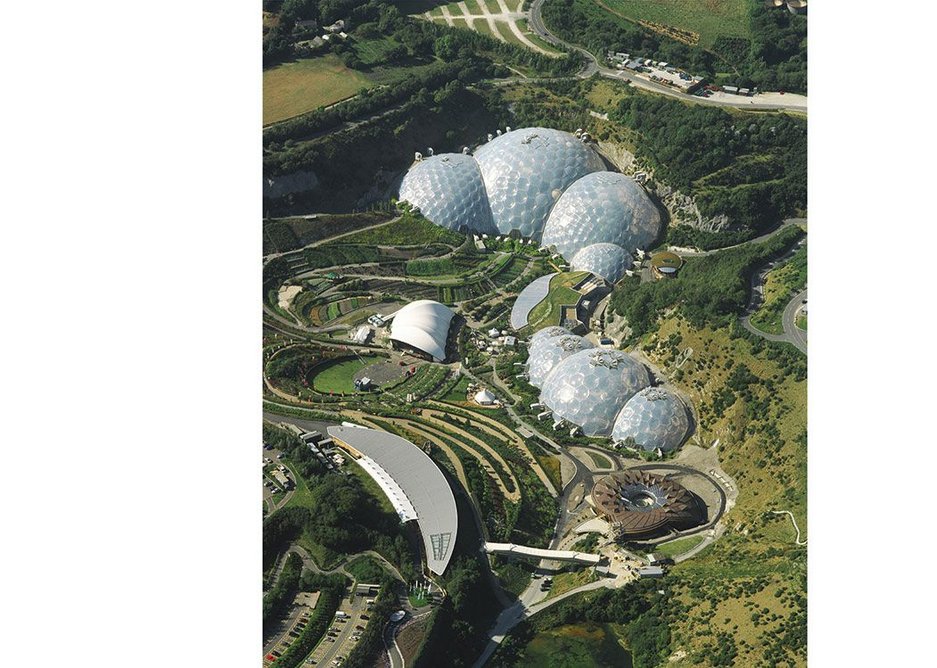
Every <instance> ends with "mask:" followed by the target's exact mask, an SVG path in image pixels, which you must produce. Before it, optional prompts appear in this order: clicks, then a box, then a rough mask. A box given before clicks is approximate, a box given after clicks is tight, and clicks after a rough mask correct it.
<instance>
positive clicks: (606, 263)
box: [569, 243, 632, 283]
mask: <svg viewBox="0 0 937 668" xmlns="http://www.w3.org/2000/svg"><path fill="white" fill-rule="evenodd" d="M631 264H632V259H631V255H629V254H628V251H626V250H625V249H624V248H622V247H621V246H618V245H616V244H607V243H598V244H591V245H589V246H585V247H583V248H580V249H579V250H578V251H577V252H576V254H575V255H573V259H572V260H570V262H569V266H570V269H572V270H573V271H591V272H592V273H593V274H596V275H597V276H601V277H602V278H604V279H605V280H606V281H608V282H609V283H617V282H618V281H620V280H621V277H622V276H624V275H625V271H626V270H627V269H628V268H629V267H631Z"/></svg>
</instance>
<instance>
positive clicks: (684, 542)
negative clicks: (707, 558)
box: [654, 536, 703, 557]
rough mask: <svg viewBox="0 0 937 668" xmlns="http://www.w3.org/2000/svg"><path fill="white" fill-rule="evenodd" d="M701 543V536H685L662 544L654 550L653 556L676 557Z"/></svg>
mask: <svg viewBox="0 0 937 668" xmlns="http://www.w3.org/2000/svg"><path fill="white" fill-rule="evenodd" d="M701 542H703V537H702V536H687V537H686V538H678V539H677V540H672V541H670V542H669V543H663V544H661V545H658V546H657V547H655V548H654V554H655V555H657V556H658V557H676V556H678V555H681V554H683V553H684V552H688V551H690V550H692V549H693V548H694V547H696V546H697V545H699V544H700V543H701Z"/></svg>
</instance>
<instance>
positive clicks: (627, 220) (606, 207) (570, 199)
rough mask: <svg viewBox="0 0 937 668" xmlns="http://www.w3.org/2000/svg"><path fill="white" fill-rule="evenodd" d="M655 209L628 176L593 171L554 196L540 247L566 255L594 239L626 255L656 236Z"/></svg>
mask: <svg viewBox="0 0 937 668" xmlns="http://www.w3.org/2000/svg"><path fill="white" fill-rule="evenodd" d="M660 228H661V219H660V213H659V212H658V210H657V207H655V206H654V203H653V202H651V200H650V198H649V197H648V196H647V193H645V192H644V189H643V188H641V186H639V185H638V184H637V183H636V182H635V181H634V180H633V179H631V178H630V177H628V176H625V175H624V174H619V173H616V172H605V171H603V172H596V173H593V174H589V175H587V176H584V177H582V178H581V179H579V180H578V181H576V182H575V183H573V184H572V185H571V186H570V187H569V188H568V189H567V190H566V191H565V192H564V193H563V195H562V196H561V197H560V198H559V201H557V203H556V206H554V207H553V210H552V211H551V212H550V216H549V218H548V220H547V222H546V225H545V227H544V228H543V239H542V243H543V245H544V246H555V247H556V250H557V252H559V253H560V254H562V255H563V256H564V257H567V258H571V257H572V256H573V255H575V254H576V253H577V252H578V251H579V250H580V249H582V248H584V247H586V246H590V245H592V244H596V243H610V244H616V245H618V246H621V247H622V248H624V249H625V251H626V252H628V253H634V252H635V250H636V249H638V248H645V247H647V246H648V245H650V244H651V243H652V242H653V241H654V239H656V238H657V236H658V235H659V234H660Z"/></svg>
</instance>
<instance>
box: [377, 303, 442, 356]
mask: <svg viewBox="0 0 937 668" xmlns="http://www.w3.org/2000/svg"><path fill="white" fill-rule="evenodd" d="M454 315H455V314H454V313H453V312H452V310H451V309H450V308H449V307H448V306H445V305H443V304H440V303H439V302H434V301H432V300H430V299H420V300H417V301H415V302H410V303H409V304H407V305H406V306H404V307H403V308H402V309H400V310H399V311H397V313H395V314H394V319H393V322H391V325H390V338H391V340H392V341H397V342H399V343H403V344H405V345H407V346H410V347H411V348H416V349H417V350H421V351H423V352H424V353H426V354H428V355H430V356H431V357H432V358H433V359H434V360H436V361H437V362H442V361H443V360H444V359H446V340H447V339H448V337H449V325H450V324H451V323H452V317H453V316H454Z"/></svg>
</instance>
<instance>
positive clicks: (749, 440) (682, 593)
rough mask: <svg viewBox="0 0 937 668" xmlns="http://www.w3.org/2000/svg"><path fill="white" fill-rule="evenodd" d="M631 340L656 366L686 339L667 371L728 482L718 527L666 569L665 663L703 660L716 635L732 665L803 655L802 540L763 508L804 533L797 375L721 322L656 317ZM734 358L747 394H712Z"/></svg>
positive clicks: (796, 659) (802, 399)
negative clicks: (682, 358)
mask: <svg viewBox="0 0 937 668" xmlns="http://www.w3.org/2000/svg"><path fill="white" fill-rule="evenodd" d="M667 341H679V343H678V344H677V345H676V346H675V347H674V346H670V345H667ZM642 347H643V349H644V351H645V352H646V353H647V354H648V357H649V358H650V360H651V362H653V363H654V364H656V365H658V366H659V367H663V368H666V367H667V366H668V364H669V362H668V360H671V361H672V360H673V359H674V358H673V353H674V350H675V348H676V349H677V350H681V351H682V350H685V349H686V348H692V349H693V351H694V353H693V354H692V356H690V358H689V359H688V360H687V362H686V363H684V364H683V365H682V366H681V367H680V373H679V374H676V375H677V376H678V377H677V378H676V379H675V381H676V384H677V385H678V386H679V387H680V389H681V390H683V391H684V392H686V394H687V395H688V396H689V397H690V399H691V400H692V401H693V402H694V404H695V405H696V408H697V410H698V411H699V416H700V425H699V426H698V431H697V434H698V438H699V442H700V444H702V445H704V446H708V445H710V444H711V443H712V442H713V441H714V440H715V439H716V438H718V439H719V440H720V443H719V446H718V448H719V459H720V462H721V466H722V468H723V469H724V470H725V471H726V472H727V473H728V474H729V475H730V476H732V478H733V479H734V480H735V482H736V485H737V488H738V491H739V496H738V499H737V501H736V505H735V507H734V508H733V509H732V511H731V514H730V515H729V516H728V517H729V519H728V523H729V527H730V528H729V530H728V531H726V533H725V534H724V535H723V536H722V537H721V538H720V539H719V540H717V541H716V542H715V543H713V545H712V546H711V547H709V548H707V549H706V550H704V551H703V552H701V553H699V554H697V555H696V556H695V557H693V558H692V559H688V560H687V561H685V562H682V563H680V564H677V565H676V566H675V567H674V568H673V569H672V570H671V573H670V575H668V578H671V580H670V582H671V587H672V591H673V593H674V595H675V596H676V598H677V599H678V600H679V601H680V602H681V604H682V605H684V606H686V609H685V614H682V613H681V614H680V615H677V617H676V618H675V619H674V621H672V622H671V625H670V629H671V633H672V634H673V639H672V641H671V647H681V648H683V649H685V650H686V651H687V653H688V655H687V657H686V659H685V660H684V661H683V662H679V663H673V664H669V665H673V666H692V665H713V664H712V662H710V661H709V659H708V658H707V656H708V654H707V653H708V652H711V651H712V648H713V647H715V646H717V644H719V643H725V644H727V645H728V646H731V647H734V648H735V649H736V650H737V652H738V656H737V657H736V658H735V663H734V664H733V665H737V666H756V665H771V664H772V662H773V663H774V665H790V666H803V665H806V652H805V649H804V648H805V642H801V641H800V638H802V637H805V635H806V625H805V619H806V609H805V601H806V598H805V594H806V592H805V589H804V588H805V582H806V550H805V548H803V547H797V546H795V545H794V530H793V527H792V526H791V522H790V519H789V518H788V517H787V516H786V515H773V514H771V513H770V512H769V511H772V510H790V511H791V512H793V513H794V515H795V517H796V518H797V524H798V525H799V526H800V529H801V536H802V537H807V536H808V535H809V534H808V529H807V526H806V525H807V513H806V510H807V451H806V425H807V401H806V400H807V392H806V382H805V381H804V380H797V379H796V376H794V375H792V374H790V373H787V372H785V371H784V368H783V367H782V365H781V361H782V360H784V359H786V358H784V357H781V356H779V355H778V353H777V352H776V351H777V350H779V349H780V348H782V347H783V346H781V345H780V344H779V345H778V346H771V347H769V346H767V345H766V344H764V342H763V341H761V340H760V339H758V340H750V339H748V338H747V337H741V338H733V337H732V336H731V335H730V332H729V330H728V329H727V328H720V329H710V328H694V327H691V326H690V325H689V324H688V323H686V322H685V321H682V320H679V319H676V318H667V319H664V320H663V321H662V322H661V324H660V327H659V328H658V331H657V333H656V334H652V335H650V336H648V337H647V338H646V339H645V341H644V345H643V346H642ZM742 365H744V367H745V368H746V369H747V370H748V371H747V372H746V373H748V372H750V373H751V374H752V375H753V376H754V377H756V378H757V380H756V381H754V383H753V384H752V385H750V386H749V387H748V390H747V395H748V398H745V397H743V396H742V394H741V391H739V394H737V395H736V396H735V398H734V400H732V399H729V400H721V399H719V400H718V402H717V398H718V397H721V396H723V395H724V394H725V393H726V391H727V390H728V389H729V385H730V382H732V384H735V385H736V387H738V381H737V380H736V381H731V379H732V377H733V376H734V375H735V374H736V372H737V371H738V368H739V367H741V366H742ZM730 402H731V403H730ZM717 403H718V405H716V404H717ZM696 438H697V436H694V437H693V440H694V442H695V441H696ZM663 551H664V552H666V551H667V548H665V549H664V550H663ZM655 552H657V553H660V552H661V550H660V549H658V550H655ZM795 638H796V639H797V640H796V641H795V640H793V639H795Z"/></svg>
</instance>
